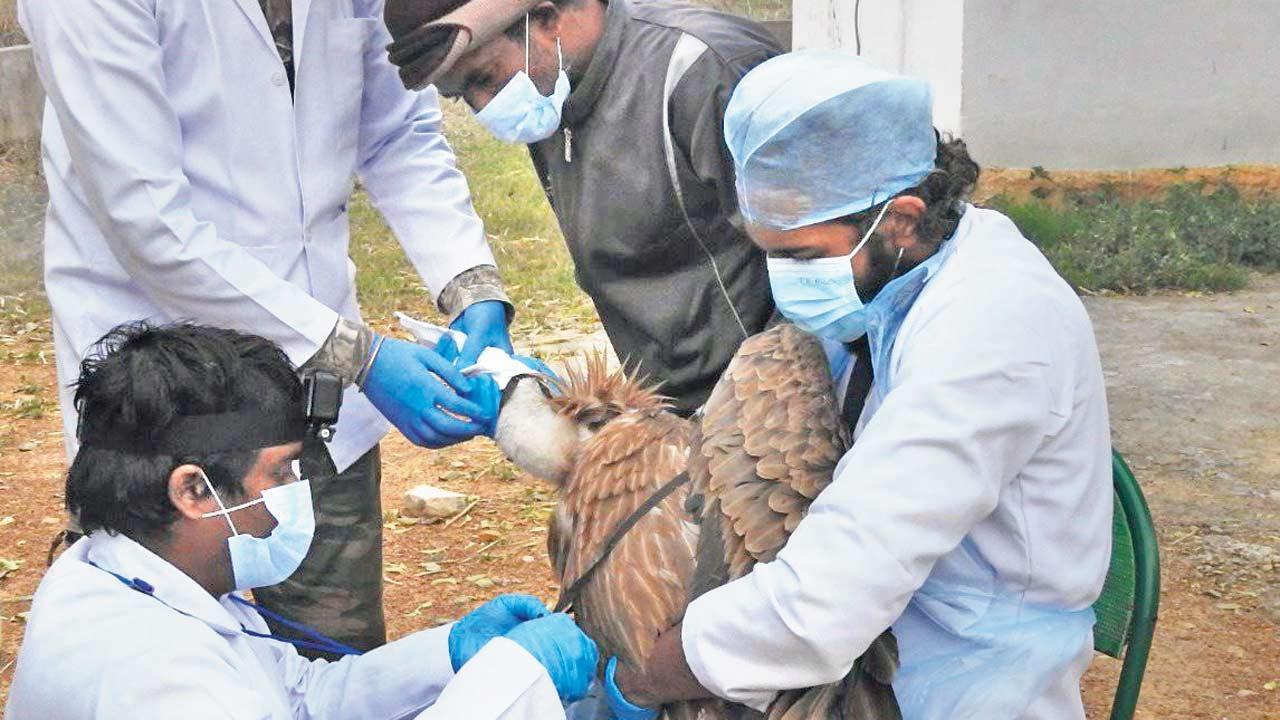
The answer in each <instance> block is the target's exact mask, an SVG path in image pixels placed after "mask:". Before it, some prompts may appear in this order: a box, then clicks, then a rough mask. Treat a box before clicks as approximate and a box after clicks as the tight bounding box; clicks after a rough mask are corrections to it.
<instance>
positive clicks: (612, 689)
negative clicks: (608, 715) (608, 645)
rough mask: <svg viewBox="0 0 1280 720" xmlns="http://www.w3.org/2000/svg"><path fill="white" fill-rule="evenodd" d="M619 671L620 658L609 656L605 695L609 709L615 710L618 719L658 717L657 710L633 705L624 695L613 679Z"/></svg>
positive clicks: (651, 719) (651, 718) (649, 718)
mask: <svg viewBox="0 0 1280 720" xmlns="http://www.w3.org/2000/svg"><path fill="white" fill-rule="evenodd" d="M617 671H618V658H616V657H611V658H609V664H608V665H606V666H605V668H604V697H605V700H607V701H608V702H609V710H611V711H612V712H613V716H614V717H615V718H617V720H654V718H656V717H658V711H657V710H650V709H649V708H647V707H641V706H639V705H633V704H632V703H631V701H629V700H627V698H626V697H624V696H623V694H622V691H621V690H619V689H618V683H616V682H614V679H613V676H614V673H616V672H617Z"/></svg>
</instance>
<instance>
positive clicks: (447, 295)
mask: <svg viewBox="0 0 1280 720" xmlns="http://www.w3.org/2000/svg"><path fill="white" fill-rule="evenodd" d="M485 300H497V301H498V302H501V303H502V304H504V305H506V306H507V320H508V321H509V320H510V319H511V317H512V316H514V315H515V305H513V304H512V303H511V298H509V297H507V292H506V290H505V289H503V287H502V277H501V276H499V275H498V268H497V266H494V265H476V266H475V267H473V268H471V269H469V270H463V271H462V272H460V273H458V274H457V276H455V277H454V278H453V279H452V280H450V281H449V284H448V285H446V286H445V288H444V291H443V292H441V293H440V298H439V299H438V300H437V301H436V305H437V306H438V307H439V308H440V312H442V313H444V314H445V315H448V316H449V322H450V323H452V322H453V321H454V320H456V319H457V317H458V316H459V315H461V314H462V311H463V310H466V309H467V308H468V307H471V306H472V305H474V304H476V303H478V302H483V301H485Z"/></svg>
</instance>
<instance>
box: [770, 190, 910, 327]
mask: <svg viewBox="0 0 1280 720" xmlns="http://www.w3.org/2000/svg"><path fill="white" fill-rule="evenodd" d="M890 205H892V203H885V206H884V207H883V208H881V209H880V214H879V215H877V216H876V221H875V222H874V223H872V224H871V228H870V229H869V230H867V233H866V235H864V236H863V237H862V241H861V242H859V243H858V245H857V247H855V248H854V249H853V252H850V253H849V254H848V255H841V256H839V257H830V258H816V259H813V260H794V259H790V258H773V257H771V258H768V259H767V260H766V263H767V266H768V270H769V287H770V289H771V290H772V291H773V302H774V304H775V305H777V306H778V310H779V311H781V312H782V314H783V315H785V316H786V317H787V319H788V320H790V321H791V322H793V323H795V324H796V325H797V326H799V327H800V329H801V330H804V331H805V332H808V333H811V334H813V335H817V336H818V337H821V338H826V339H828V340H835V341H837V342H852V341H854V340H857V339H858V338H860V337H862V336H863V335H865V334H866V333H867V312H866V306H865V305H864V303H863V300H862V298H861V297H860V296H859V295H858V287H857V283H856V282H855V281H854V279H853V265H852V264H851V262H850V261H851V260H853V256H854V255H857V254H858V252H859V251H861V250H862V248H863V246H865V245H866V244H867V241H869V240H870V239H871V235H872V233H874V232H875V231H876V228H877V227H879V226H880V221H881V220H882V219H884V214H885V212H886V211H887V210H888V209H889V206H890ZM898 258H899V259H901V258H902V253H901V251H899V253H898Z"/></svg>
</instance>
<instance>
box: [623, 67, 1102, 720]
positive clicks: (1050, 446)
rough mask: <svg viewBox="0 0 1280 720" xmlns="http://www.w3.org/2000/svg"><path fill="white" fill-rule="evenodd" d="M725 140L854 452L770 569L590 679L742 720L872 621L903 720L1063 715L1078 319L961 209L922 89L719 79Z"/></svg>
mask: <svg viewBox="0 0 1280 720" xmlns="http://www.w3.org/2000/svg"><path fill="white" fill-rule="evenodd" d="M725 137H726V139H727V141H728V144H729V148H730V151H731V152H732V153H733V156H734V162H735V166H736V169H737V177H738V194H739V201H740V204H741V207H742V209H743V216H744V219H745V220H746V221H747V224H748V228H749V230H750V232H751V234H752V237H753V239H754V240H755V242H756V243H757V244H758V245H760V247H762V248H763V249H764V250H765V251H766V252H768V255H769V257H768V270H769V278H770V285H771V287H772V289H773V295H774V299H775V301H776V302H777V305H778V309H779V310H781V311H782V313H783V314H785V315H786V316H787V317H788V318H789V319H790V320H792V321H793V322H795V323H796V324H797V325H799V326H800V327H801V328H803V329H805V330H807V331H809V332H811V333H813V334H815V335H817V336H818V337H819V338H821V339H822V340H823V341H824V344H825V345H826V346H827V348H828V354H829V356H830V358H831V360H832V368H833V372H834V374H835V376H836V379H837V381H838V382H837V386H838V387H839V389H840V393H841V397H842V398H843V401H844V403H843V407H844V409H845V412H846V420H847V421H848V422H849V424H850V426H851V427H853V428H854V429H855V441H854V444H853V447H852V449H851V450H850V451H849V452H848V454H846V455H845V457H844V458H843V459H842V460H841V462H840V464H839V465H838V466H837V468H836V470H835V478H834V481H833V483H832V484H831V485H830V486H829V487H828V488H827V489H826V490H824V491H823V492H822V494H821V495H819V496H818V498H817V499H816V500H815V501H814V503H813V505H812V507H811V508H810V510H809V513H808V515H807V516H806V518H805V519H804V520H803V521H801V523H800V525H799V526H798V527H797V528H796V531H795V533H794V534H793V535H792V536H791V538H790V540H789V541H788V543H787V545H786V547H785V548H784V549H783V550H782V552H780V553H779V555H778V557H777V559H776V560H775V561H774V562H770V563H765V564H761V565H758V566H756V568H755V569H754V571H753V572H751V573H750V574H748V575H746V576H744V577H743V578H741V579H739V580H736V581H734V582H731V583H729V584H727V585H725V586H723V587H720V588H718V589H716V590H713V591H711V592H709V593H707V594H706V595H703V596H702V597H700V598H698V599H697V600H695V601H694V602H693V603H692V604H691V605H690V606H689V608H688V611H687V613H686V615H685V618H684V620H683V623H682V625H680V626H678V627H677V628H673V629H672V630H670V631H668V632H667V633H665V634H663V635H662V636H661V638H660V639H659V641H658V647H657V649H656V650H655V652H654V654H653V655H652V657H651V660H650V662H649V663H648V665H647V667H644V668H630V667H626V666H623V667H620V668H617V669H616V671H615V672H610V673H607V674H606V691H607V694H608V697H609V699H610V701H611V704H612V705H613V706H614V708H615V711H616V712H617V714H618V715H619V716H620V717H622V718H624V720H631V719H632V718H645V717H651V716H652V713H651V712H649V711H648V710H646V708H645V706H652V705H656V704H657V703H660V702H664V701H670V700H674V699H680V698H689V697H701V696H706V695H709V694H713V695H717V696H720V697H725V698H729V699H731V700H735V701H738V702H741V703H745V704H748V705H751V706H754V707H757V708H764V707H766V706H767V705H768V704H769V703H770V702H771V701H772V699H773V698H774V697H775V696H776V694H777V693H778V692H779V691H782V690H786V689H791V688H804V687H809V686H813V685H821V684H825V683H830V682H834V681H836V680H839V679H840V678H842V677H843V676H844V675H845V674H846V673H847V672H848V671H849V669H850V668H851V666H852V664H853V662H854V660H855V659H856V658H857V657H858V656H860V655H861V654H862V653H863V652H864V651H865V650H866V649H867V647H868V645H869V644H870V643H871V641H872V640H874V639H875V638H876V637H878V636H879V635H880V634H881V633H882V632H883V631H884V630H885V628H889V627H891V628H892V629H893V632H894V634H895V635H896V637H897V640H898V644H899V649H900V656H901V668H900V670H899V672H898V674H897V676H896V677H895V679H894V690H895V693H896V695H897V696H898V701H899V703H900V705H901V708H902V715H903V717H904V718H907V719H908V720H921V719H924V720H935V719H938V720H941V719H943V718H984V719H986V718H989V719H991V720H1005V719H1013V718H1035V719H1037V720H1050V719H1052V720H1068V719H1070V720H1082V719H1083V718H1084V710H1083V707H1082V703H1081V697H1080V685H1079V682H1080V676H1081V674H1082V673H1083V672H1084V670H1085V668H1086V667H1087V666H1088V664H1089V662H1090V660H1091V658H1092V627H1093V620H1094V617H1093V612H1092V610H1091V604H1092V603H1093V601H1094V600H1095V599H1096V598H1097V596H1098V594H1099V592H1100V590H1101V588H1102V583H1103V579H1104V577H1105V574H1106V571H1107V564H1108V560H1109V557H1110V539H1111V508H1112V500H1111V486H1110V463H1109V460H1110V453H1109V448H1110V438H1109V427H1108V419H1107V406H1106V395H1105V392H1104V387H1103V380H1102V370H1101V364H1100V361H1099V358H1098V351H1097V346H1096V343H1095V340H1094V336H1093V330H1092V327H1091V325H1090V323H1089V318H1088V316H1087V315H1086V313H1085V310H1084V307H1083V305H1082V304H1081V303H1080V301H1079V299H1078V298H1077V297H1076V295H1075V294H1074V293H1073V292H1072V290H1071V288H1070V287H1069V286H1068V285H1067V284H1066V283H1065V282H1064V281H1063V280H1062V278H1060V277H1059V276H1058V275H1057V273H1056V272H1054V270H1053V268H1052V267H1051V266H1050V265H1049V263H1048V262H1047V261H1046V260H1045V258H1044V256H1043V255H1041V254H1040V252H1039V251H1038V250H1037V249H1036V248H1035V247H1034V246H1033V245H1032V244H1031V243H1029V242H1028V241H1027V240H1026V239H1025V238H1023V237H1022V236H1021V234H1020V233H1019V232H1018V229H1017V228H1016V227H1015V226H1014V224H1013V223H1012V222H1010V221H1009V219H1008V218H1006V217H1004V216H1003V215H1001V214H999V213H997V212H994V211H991V210H985V209H980V208H976V207H973V206H972V205H969V204H967V203H966V202H965V201H964V198H965V197H966V196H967V194H968V192H969V190H971V189H972V187H973V185H974V183H975V182H976V181H977V178H978V166H977V164H976V163H974V162H973V160H971V159H970V158H969V155H968V152H967V150H966V149H965V146H964V143H963V142H960V141H955V140H949V139H945V138H939V137H938V135H937V134H936V132H935V130H934V129H933V125H932V94H931V92H930V89H929V86H928V84H927V83H925V82H924V81H921V80H916V79H912V78H904V77H898V76H894V75H891V74H888V73H884V72H881V71H879V70H876V69H874V68H872V67H870V66H868V65H867V64H866V63H865V62H863V61H862V60H861V59H860V58H858V57H856V56H854V55H852V54H847V53H841V52H833V51H809V52H801V53H794V54H792V55H786V56H782V57H780V58H777V59H774V60H770V61H767V62H765V63H763V64H761V65H760V66H759V67H757V68H756V69H755V70H753V71H752V72H751V73H749V74H748V75H747V76H746V77H745V78H744V79H743V81H742V83H741V84H740V85H739V86H738V89H737V91H736V92H735V94H734V97H733V99H732V100H731V102H730V103H729V107H728V109H727V110H726V114H725ZM864 402H865V404H864Z"/></svg>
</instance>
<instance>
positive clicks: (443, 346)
mask: <svg viewBox="0 0 1280 720" xmlns="http://www.w3.org/2000/svg"><path fill="white" fill-rule="evenodd" d="M436 354H437V355H439V356H440V357H442V358H444V359H445V360H448V361H449V362H451V363H453V365H454V367H457V368H458V369H459V370H465V369H466V368H467V366H466V365H463V364H462V363H460V362H459V361H458V358H459V357H461V355H462V353H461V352H459V351H458V345H457V343H455V342H454V340H453V338H452V337H451V336H449V335H445V336H444V337H442V338H440V341H439V342H437V343H436ZM467 379H468V380H469V381H470V382H471V389H470V390H469V391H467V392H464V393H460V394H461V395H462V397H463V398H466V399H467V400H470V401H471V402H473V403H475V404H476V406H477V407H479V408H480V409H481V410H482V411H483V413H482V414H481V415H480V416H472V418H471V419H472V420H474V421H475V422H476V423H477V424H479V425H480V426H481V427H483V428H484V431H483V432H482V433H481V434H483V435H486V436H488V437H493V436H494V435H496V434H497V433H498V411H499V410H500V409H501V405H502V389H501V388H499V387H498V383H497V382H495V381H494V379H493V378H492V377H490V376H488V375H473V376H471V377H469V378H467Z"/></svg>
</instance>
